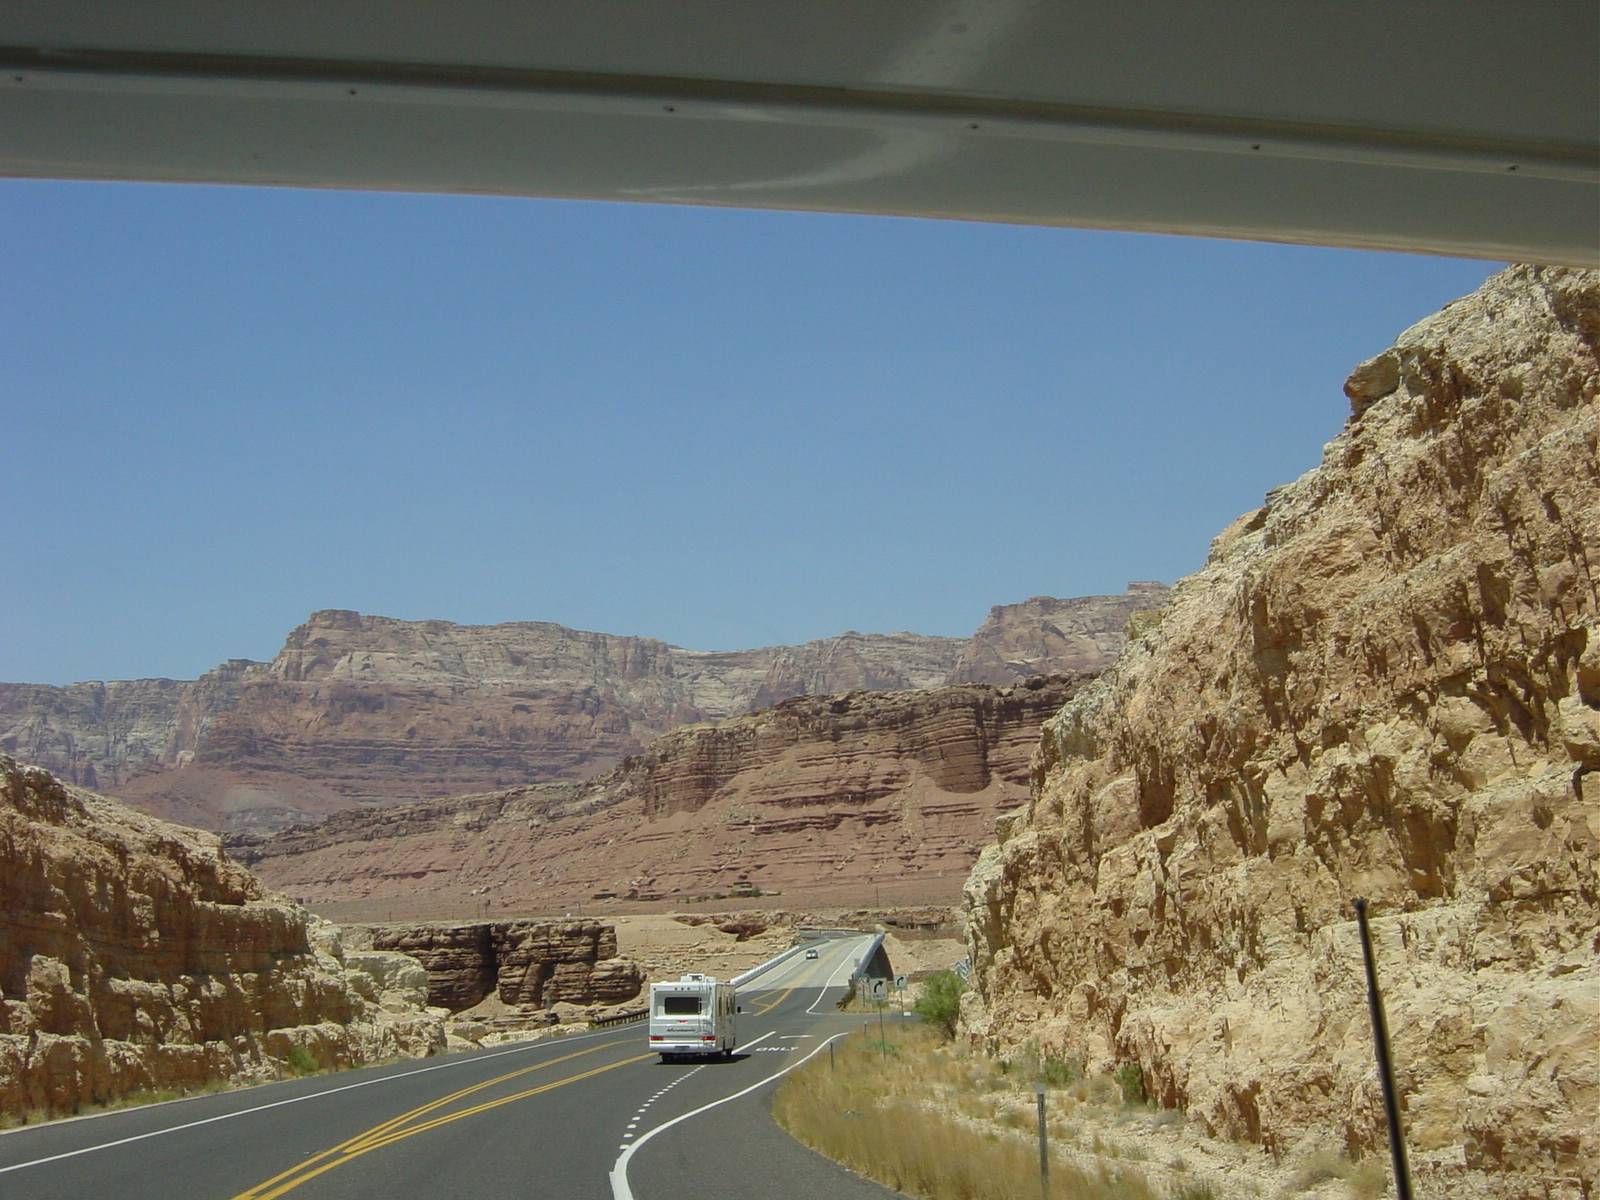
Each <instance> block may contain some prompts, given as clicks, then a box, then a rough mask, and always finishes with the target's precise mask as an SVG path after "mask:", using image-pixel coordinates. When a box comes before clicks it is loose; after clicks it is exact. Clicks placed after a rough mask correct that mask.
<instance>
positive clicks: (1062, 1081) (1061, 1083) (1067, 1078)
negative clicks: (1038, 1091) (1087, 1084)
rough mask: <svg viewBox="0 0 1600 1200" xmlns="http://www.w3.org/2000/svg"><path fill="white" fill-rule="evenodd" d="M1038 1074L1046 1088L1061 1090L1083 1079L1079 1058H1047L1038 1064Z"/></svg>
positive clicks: (1081, 1061) (1081, 1064)
mask: <svg viewBox="0 0 1600 1200" xmlns="http://www.w3.org/2000/svg"><path fill="white" fill-rule="evenodd" d="M1039 1074H1040V1077H1041V1078H1043V1080H1044V1082H1045V1084H1046V1085H1047V1086H1048V1087H1053V1088H1061V1087H1067V1086H1068V1085H1069V1084H1074V1083H1077V1082H1078V1080H1080V1079H1082V1078H1083V1060H1082V1059H1081V1058H1047V1059H1045V1060H1044V1061H1043V1062H1042V1063H1040V1064H1039Z"/></svg>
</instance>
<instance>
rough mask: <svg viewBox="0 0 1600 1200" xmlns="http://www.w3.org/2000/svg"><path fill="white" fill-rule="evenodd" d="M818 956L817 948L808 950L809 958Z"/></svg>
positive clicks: (807, 955)
mask: <svg viewBox="0 0 1600 1200" xmlns="http://www.w3.org/2000/svg"><path fill="white" fill-rule="evenodd" d="M816 956H817V952H816V951H815V950H807V951H806V957H807V958H815V957H816Z"/></svg>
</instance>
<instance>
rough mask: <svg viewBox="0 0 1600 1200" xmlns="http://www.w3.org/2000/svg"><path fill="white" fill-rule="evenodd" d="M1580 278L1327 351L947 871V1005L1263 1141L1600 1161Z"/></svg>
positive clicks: (1593, 604) (1511, 1176) (1516, 276)
mask: <svg viewBox="0 0 1600 1200" xmlns="http://www.w3.org/2000/svg"><path fill="white" fill-rule="evenodd" d="M1597 350H1600V275H1597V274H1595V273H1592V272H1590V273H1584V272H1575V271H1561V270H1547V269H1536V268H1522V267H1519V268H1513V269H1511V270H1508V271H1505V272H1503V273H1501V274H1499V275H1497V276H1495V277H1493V278H1492V279H1490V280H1489V282H1488V283H1486V284H1485V285H1484V287H1483V288H1482V289H1481V290H1479V291H1478V292H1476V293H1474V294H1473V295H1471V296H1469V297H1467V298H1466V299H1464V300H1460V301H1457V302H1456V303H1454V304H1452V305H1450V306H1449V307H1448V308H1446V309H1445V310H1444V311H1443V312H1442V313H1440V314H1438V315H1436V316H1434V317H1431V318H1429V319H1427V320H1425V321H1423V322H1421V323H1420V324H1418V325H1416V326H1414V327H1413V328H1411V329H1409V330H1407V331H1406V332H1405V333H1403V334H1402V335H1401V336H1400V338H1399V339H1398V340H1397V341H1396V343H1395V344H1394V346H1393V348H1392V349H1390V350H1388V351H1387V352H1385V353H1384V354H1382V355H1380V356H1379V357H1378V358H1376V359H1374V360H1372V361H1371V362H1369V363H1366V364H1363V365H1362V366H1361V367H1360V368H1358V369H1357V370H1356V372H1355V373H1354V374H1353V375H1352V376H1351V378H1350V381H1349V382H1348V383H1347V384H1346V392H1347V394H1348V395H1349V397H1350V400H1351V407H1352V413H1353V415H1352V417H1351V420H1350V422H1349V424H1348V425H1347V426H1346V428H1345V430H1344V432H1343V433H1341V434H1340V435H1339V436H1338V437H1337V438H1335V439H1334V440H1333V441H1332V442H1331V443H1329V445H1328V446H1327V447H1326V449H1325V451H1324V454H1323V458H1322V463H1321V465H1320V466H1318V467H1317V468H1316V469H1314V470H1312V471H1310V472H1309V473H1307V474H1306V475H1304V476H1303V477H1302V478H1300V479H1299V480H1297V481H1296V482H1294V483H1292V484H1290V485H1288V486H1286V487H1283V488H1280V489H1277V490H1275V491H1274V492H1273V493H1272V494H1271V495H1270V496H1269V499H1268V503H1267V504H1266V506H1265V507H1263V508H1261V509H1259V510H1258V511H1256V512H1253V513H1250V514H1248V515H1247V516H1245V517H1243V518H1241V519H1240V520H1239V521H1238V522H1237V523H1235V524H1234V525H1233V526H1232V527H1230V528H1229V529H1228V530H1226V531H1225V532H1224V533H1223V534H1222V535H1221V536H1220V537H1219V538H1218V539H1217V540H1216V542H1215V543H1214V545H1213V547H1212V552H1211V556H1210V559H1209V560H1208V562H1207V564H1206V566H1205V568H1204V569H1203V570H1202V571H1201V572H1200V573H1199V574H1197V575H1195V576H1192V577H1190V578H1189V579H1186V580H1184V581H1183V582H1182V583H1180V584H1179V585H1178V587H1177V588H1176V590H1175V592H1174V594H1173V598H1172V600H1171V602H1170V604H1169V605H1168V607H1167V608H1166V610H1165V612H1164V614H1163V616H1162V618H1161V620H1160V621H1159V624H1157V625H1155V626H1154V627H1153V628H1151V629H1149V630H1148V631H1147V632H1145V633H1144V634H1143V636H1142V637H1140V638H1139V639H1138V640H1137V642H1136V643H1135V644H1133V645H1131V646H1130V648H1129V650H1128V651H1127V653H1126V654H1125V655H1124V656H1123V658H1122V659H1121V661H1120V662H1119V663H1118V665H1117V666H1116V667H1115V668H1113V669H1112V670H1111V671H1109V672H1107V673H1106V674H1105V675H1104V676H1102V677H1101V679H1100V680H1099V681H1098V682H1096V683H1095V684H1094V685H1092V686H1091V687H1089V688H1087V689H1085V690H1084V691H1083V692H1082V693H1081V694H1080V695H1078V696H1077V697H1075V698H1074V699H1073V700H1072V701H1071V702H1070V703H1069V704H1067V705H1066V706H1065V707H1064V708H1063V709H1062V710H1061V712H1060V713H1059V714H1058V715H1056V716H1055V717H1054V719H1053V720H1052V721H1051V722H1050V723H1049V724H1048V725H1047V726H1046V729H1045V733H1044V736H1043V741H1042V750H1041V762H1040V765H1039V768H1038V771H1037V776H1036V781H1035V790H1034V793H1033V796H1032V799H1031V802H1030V803H1029V805H1028V807H1027V808H1026V810H1025V811H1024V812H1023V813H1021V814H1019V815H1018V816H1016V817H1015V818H1012V819H1008V820H1004V821H1002V823H1001V827H1000V832H1001V841H1000V844H999V845H998V846H996V847H991V848H990V849H988V850H986V851H985V852H984V855H983V857H982V859H981V860H980V862H979V864H978V866H977V868H976V869H975V870H974V872H973V874H972V876H971V878H970V880H969V882H968V885H967V890H966V901H967V909H968V922H969V938H970V942H971V951H972V958H973V981H974V984H975V990H974V992H973V993H972V994H971V995H970V997H969V999H968V1001H967V1005H966V1008H965V1011H964V1019H965V1023H966V1028H967V1029H968V1031H969V1032H970V1034H971V1035H972V1036H974V1037H976V1038H977V1039H979V1040H980V1041H982V1042H985V1043H988V1044H990V1045H994V1046H1010V1045H1015V1044H1017V1043H1019V1042H1022V1041H1026V1040H1032V1041H1035V1042H1037V1043H1038V1044H1039V1046H1040V1047H1041V1048H1042V1049H1043V1050H1044V1052H1045V1053H1048V1054H1056V1055H1062V1056H1081V1057H1083V1058H1086V1059H1087V1060H1088V1061H1089V1063H1090V1064H1091V1065H1092V1066H1110V1065H1112V1064H1114V1063H1118V1062H1121V1063H1125V1064H1127V1063H1131V1064H1136V1065H1137V1068H1138V1071H1139V1072H1140V1074H1141V1075H1142V1077H1143V1080H1144V1083H1145V1087H1146V1089H1147V1090H1148V1092H1149V1093H1150V1094H1151V1096H1153V1097H1154V1098H1156V1099H1157V1100H1158V1101H1159V1102H1160V1103H1162V1104H1165V1105H1171V1106H1178V1107H1181V1108H1183V1109H1184V1110H1186V1111H1187V1112H1188V1114H1189V1115H1190V1117H1191V1118H1193V1119H1197V1120H1199V1121H1201V1122H1203V1123H1204V1124H1205V1126H1206V1127H1208V1128H1209V1129H1211V1130H1213V1131H1215V1132H1219V1133H1223V1134H1226V1135H1229V1136H1232V1137H1238V1138H1244V1139H1250V1140H1254V1141H1259V1142H1261V1143H1262V1144H1264V1145H1265V1146H1267V1147H1269V1148H1271V1149H1273V1150H1274V1151H1275V1152H1278V1153H1295V1152H1298V1151H1299V1150H1300V1149H1302V1148H1304V1147H1306V1146H1308V1145H1311V1144H1316V1143H1319V1142H1320V1143H1324V1144H1330V1143H1331V1144H1332V1145H1333V1146H1335V1147H1338V1148H1341V1149H1345V1150H1348V1151H1351V1152H1356V1153H1370V1154H1379V1153H1382V1148H1383V1146H1384V1144H1385V1142H1384V1139H1385V1132H1384V1123H1383V1113H1382V1105H1381V1102H1380V1097H1379V1091H1378V1086H1377V1081H1376V1078H1375V1072H1374V1068H1373V1050H1372V1043H1371V1040H1370V1039H1371V1035H1370V1029H1369V1025H1368V1020H1367V1013H1366V1007H1365V993H1364V983H1363V974H1362V966H1361V955H1360V951H1359V949H1358V945H1357V940H1356V930H1355V925H1354V922H1353V914H1352V909H1351V901H1352V900H1353V899H1354V898H1356V897H1359V896H1364V897H1368V898H1369V899H1370V902H1371V905H1372V911H1373V913H1374V914H1375V919H1374V922H1373V928H1374V934H1375V938H1376V945H1377V958H1378V964H1379V969H1380V971H1381V973H1382V976H1383V980H1384V984H1385V986H1386V997H1387V1004H1388V1016H1389V1025H1390V1029H1391V1031H1392V1034H1393V1038H1394V1053H1395V1059H1396V1061H1397V1063H1398V1071H1399V1086H1400V1090H1401V1095H1402V1101H1403V1107H1404V1120H1405V1123H1406V1129H1407V1133H1408V1138H1409V1144H1410V1148H1411V1154H1412V1161H1413V1165H1414V1166H1416V1167H1417V1169H1418V1172H1419V1174H1421V1175H1422V1177H1423V1180H1424V1190H1426V1191H1430V1192H1432V1193H1434V1194H1439V1195H1444V1194H1449V1195H1453V1196H1485V1197H1487V1196H1494V1197H1497V1198H1506V1200H1522V1198H1526V1200H1533V1198H1534V1197H1538V1198H1540V1200H1548V1198H1549V1197H1557V1196H1559V1197H1573V1198H1576V1197H1580V1196H1589V1195H1594V1194H1597V1193H1600V1183H1597V1170H1600V1167H1597V1164H1600V1135H1597V1130H1600V1053H1597V1044H1600V1042H1597V1039H1600V1032H1597V1031H1600V966H1597V958H1596V950H1597V949H1600V884H1597V880H1600V622H1597V613H1600V579H1597V574H1596V573H1597V572H1600V454H1597V442H1600V403H1597V392H1600V364H1597Z"/></svg>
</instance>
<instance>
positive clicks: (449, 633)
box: [0, 585, 1148, 830]
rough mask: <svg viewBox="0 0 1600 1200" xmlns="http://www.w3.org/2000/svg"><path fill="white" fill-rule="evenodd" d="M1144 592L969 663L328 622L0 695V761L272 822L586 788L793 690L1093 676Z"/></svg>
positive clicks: (994, 627)
mask: <svg viewBox="0 0 1600 1200" xmlns="http://www.w3.org/2000/svg"><path fill="white" fill-rule="evenodd" d="M1144 586H1145V585H1136V588H1134V589H1130V595H1129V597H1089V598H1085V599H1082V600H1077V601H1051V600H1044V599H1040V600H1034V601H1030V602H1029V603H1028V604H1027V605H1022V606H1015V607H1016V609H1017V610H1018V611H1017V614H1015V615H1013V616H1005V615H1004V614H1007V613H1010V612H1011V610H1001V609H997V610H996V611H995V613H994V614H992V615H991V618H990V621H989V623H988V625H986V626H985V631H984V632H982V633H980V635H979V641H982V642H983V644H984V646H985V647H986V649H985V650H984V651H983V652H981V653H979V654H977V655H976V657H974V658H973V660H972V662H971V664H970V665H969V666H968V667H966V668H963V667H962V662H963V661H965V657H964V656H967V655H968V653H969V649H970V648H969V645H968V643H967V642H966V641H965V640H964V639H959V638H935V637H923V636H920V635H917V634H910V633H897V634H860V633H853V632H852V633H845V634H842V635H840V636H839V637H835V638H826V639H822V640H820V641H815V642H807V643H806V644H804V645H801V646H769V647H765V648H763V649H758V650H738V651H728V652H703V651H696V650H685V649H682V648H679V647H676V646H669V645H667V644H666V643H665V642H660V641H655V640H653V639H650V638H638V637H617V636H613V635H610V634H601V633H585V632H581V631H578V630H573V629H566V628H563V627H562V626H560V625H552V624H549V623H546V622H513V623H509V624H504V625H489V626H465V625H454V624H451V623H449V622H446V621H396V620H391V619H389V618H385V617H372V616H364V615H362V614H359V613H353V612H344V611H338V610H332V611H327V612H319V613H314V614H312V616H311V618H310V620H308V621H307V622H306V623H305V624H304V625H302V626H300V627H299V628H298V629H296V630H294V631H293V632H292V633H291V634H290V635H289V637H288V640H287V641H286V642H285V644H284V647H283V649H282V650H281V651H280V652H279V653H278V655H277V656H276V657H275V658H274V659H273V660H272V662H270V663H249V662H244V661H236V662H231V663H227V664H225V665H224V666H222V667H219V668H218V669H217V670H216V671H213V672H210V673H209V674H208V675H206V676H204V677H203V678H201V679H200V680H197V681H195V682H192V683H178V682H175V681H172V680H138V681H134V682H131V683H109V684H100V683H94V684H74V685H72V686H70V687H67V688H52V687H43V686H36V685H29V684H0V751H4V752H7V753H11V754H15V755H17V756H18V757H19V758H22V759H24V760H25V761H30V762H37V763H40V764H42V765H44V766H46V767H48V768H50V769H53V770H55V771H57V772H58V773H60V774H61V775H62V777H63V778H66V779H67V780H68V781H69V782H73V783H77V784H80V785H82V786H86V787H98V788H101V789H105V790H108V791H110V792H112V793H114V794H115V795H117V796H118V797H119V798H122V799H125V800H127V801H128V802H129V803H130V804H133V805H135V806H137V807H139V808H142V809H144V810H145V811H147V812H151V813H153V814H155V815H158V816H162V817H166V818H168V819H171V820H177V821H182V822H185V823H187V824H192V825H197V826H200V827H202V828H210V829H228V830H251V829H255V830H262V829H273V828H281V827H283V826H285V825H290V824H294V823H296V822H299V821H305V820H307V819H314V818H316V817H319V816H321V815H324V814H326V813H330V812H335V811H338V810H339V809H343V808H349V807H351V806H354V805H363V804H390V803H397V802H401V803H403V802H407V801H415V800H423V799H428V798H432V797H438V796H449V795H462V794H467V793H472V792H482V791H489V790H494V789H499V788H505V787H510V786H513V785H519V784H525V783H532V782H540V781H548V780H571V779H585V778H590V777H592V776H594V775H596V774H599V773H600V772H601V771H603V770H605V769H607V768H609V767H611V766H614V765H615V764H616V763H618V762H619V761H621V760H622V759H623V758H625V757H627V756H628V755H631V754H637V753H640V752H642V751H643V750H644V748H645V747H646V746H647V745H648V744H649V743H650V741H651V739H652V738H654V737H656V736H658V735H660V734H662V733H665V732H667V731H669V730H672V729H675V728H678V727H679V726H682V725H685V724H691V723H695V722H702V721H708V720H720V719H722V718H725V717H729V716H734V715H738V714H741V713H746V712H750V711H754V710H757V709H761V708H766V707H770V706H771V705H773V704H775V703H778V702H779V701H782V700H786V699H790V698H792V697H795V696H800V695H821V694H833V693H842V692H847V691H853V690H875V691H890V690H914V689H926V688H931V687H938V686H942V685H943V684H944V683H945V681H946V678H947V677H949V676H951V674H952V672H955V673H956V674H958V675H960V678H961V681H966V680H968V679H969V678H971V679H976V678H978V677H979V676H980V675H981V677H982V679H983V680H984V681H985V682H990V683H996V684H1004V683H1015V682H1019V681H1020V680H1021V679H1023V678H1025V677H1026V676H1029V675H1032V674H1038V673H1048V672H1051V671H1059V670H1079V669H1096V670H1097V669H1100V668H1102V667H1104V666H1105V665H1106V663H1108V662H1109V661H1110V659H1111V658H1112V657H1114V655H1115V651H1116V648H1117V647H1119V646H1120V645H1121V642H1122V631H1123V627H1124V625H1125V624H1126V614H1125V610H1126V609H1127V608H1128V607H1129V603H1130V598H1132V599H1134V600H1137V599H1138V597H1136V596H1135V595H1134V593H1135V592H1136V591H1137V590H1138V588H1141V587H1144ZM1147 598H1148V597H1146V599H1147ZM1140 602H1141V603H1142V602H1143V601H1140Z"/></svg>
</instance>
